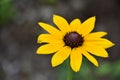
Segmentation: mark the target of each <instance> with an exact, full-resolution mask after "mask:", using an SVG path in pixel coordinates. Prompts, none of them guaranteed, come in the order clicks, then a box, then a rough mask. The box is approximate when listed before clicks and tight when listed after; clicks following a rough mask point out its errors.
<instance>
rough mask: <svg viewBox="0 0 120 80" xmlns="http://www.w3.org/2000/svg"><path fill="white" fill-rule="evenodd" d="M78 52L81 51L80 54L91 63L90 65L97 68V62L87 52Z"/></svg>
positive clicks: (82, 50) (81, 49)
mask: <svg viewBox="0 0 120 80" xmlns="http://www.w3.org/2000/svg"><path fill="white" fill-rule="evenodd" d="M80 51H81V53H82V54H83V55H84V56H85V57H86V58H87V59H88V60H89V61H90V62H91V63H93V64H94V65H95V66H97V67H98V62H97V60H96V59H95V58H94V57H93V56H91V55H90V54H89V53H88V52H87V51H85V50H84V49H83V48H80Z"/></svg>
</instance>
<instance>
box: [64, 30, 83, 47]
mask: <svg viewBox="0 0 120 80" xmlns="http://www.w3.org/2000/svg"><path fill="white" fill-rule="evenodd" d="M63 41H64V42H65V45H66V46H70V47H71V48H74V47H78V46H82V44H83V41H84V40H83V37H82V35H80V34H78V33H77V32H75V31H74V32H69V33H67V34H66V35H65V36H64V38H63Z"/></svg>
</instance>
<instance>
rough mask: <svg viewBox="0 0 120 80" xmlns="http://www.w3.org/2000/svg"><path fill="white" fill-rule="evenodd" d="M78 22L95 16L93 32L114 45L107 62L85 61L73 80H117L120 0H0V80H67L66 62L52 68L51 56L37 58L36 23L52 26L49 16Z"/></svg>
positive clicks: (74, 74) (119, 68) (119, 79)
mask: <svg viewBox="0 0 120 80" xmlns="http://www.w3.org/2000/svg"><path fill="white" fill-rule="evenodd" d="M53 14H58V15H61V16H63V17H65V18H66V19H67V20H68V22H70V21H72V20H73V19H74V18H80V19H81V21H84V20H86V19H87V18H89V17H91V16H96V18H97V21H96V27H95V30H94V31H107V32H108V35H107V36H106V37H107V38H108V39H110V40H111V41H113V42H114V43H115V44H116V45H115V46H114V47H112V48H110V49H107V51H108V52H109V58H107V59H104V58H98V57H96V58H97V60H98V62H99V63H100V66H99V67H98V68H96V67H94V65H93V64H91V63H90V62H89V61H88V60H87V59H86V58H84V59H83V64H82V66H81V70H80V72H78V73H74V72H72V74H73V76H72V77H73V79H72V80H120V53H119V52H120V49H119V48H120V37H119V34H120V0H0V80H67V69H68V64H66V63H67V62H68V61H67V60H66V61H65V62H64V63H63V65H61V66H58V67H56V68H52V67H51V61H50V60H51V57H52V55H36V49H37V48H38V47H39V46H40V45H39V44H37V43H36V42H37V36H38V35H39V34H40V33H43V32H44V33H45V31H44V30H43V29H41V28H40V27H39V25H38V22H39V21H43V22H47V23H49V24H52V25H54V24H53V22H52V15H53Z"/></svg>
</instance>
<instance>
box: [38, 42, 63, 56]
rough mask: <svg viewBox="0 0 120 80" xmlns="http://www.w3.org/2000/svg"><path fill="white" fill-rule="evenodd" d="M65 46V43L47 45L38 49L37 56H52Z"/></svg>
mask: <svg viewBox="0 0 120 80" xmlns="http://www.w3.org/2000/svg"><path fill="white" fill-rule="evenodd" d="M63 46H64V44H63V43H54V44H53V43H52V44H51V43H50V44H45V45H43V46H41V47H39V48H38V49H37V52H36V53H37V54H51V53H54V52H56V51H58V50H60V49H61V48H62V47H63Z"/></svg>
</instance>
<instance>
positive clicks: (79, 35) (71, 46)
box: [37, 15, 114, 72]
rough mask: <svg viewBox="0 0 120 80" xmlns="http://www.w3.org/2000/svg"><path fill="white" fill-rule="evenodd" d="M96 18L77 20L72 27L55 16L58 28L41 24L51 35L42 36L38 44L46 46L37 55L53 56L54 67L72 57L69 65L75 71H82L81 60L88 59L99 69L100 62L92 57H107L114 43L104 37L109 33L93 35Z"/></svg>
mask: <svg viewBox="0 0 120 80" xmlns="http://www.w3.org/2000/svg"><path fill="white" fill-rule="evenodd" d="M95 20H96V18H95V16H94V17H91V18H89V19H87V20H86V21H84V22H83V23H81V21H80V20H79V19H74V20H73V21H72V22H71V23H70V24H68V22H67V21H66V20H65V19H64V18H63V17H61V16H58V15H54V16H53V22H54V23H55V25H56V26H57V27H58V28H59V29H56V28H55V27H53V26H51V25H49V24H46V23H43V22H39V25H40V26H41V27H42V28H43V29H45V30H46V31H47V32H48V33H49V34H41V35H39V37H38V43H47V44H44V45H42V46H40V47H39V48H38V49H37V54H52V53H55V54H54V55H53V57H52V60H51V62H52V66H53V67H55V66H58V65H60V64H62V63H63V62H64V61H65V60H66V59H67V58H69V57H70V66H71V68H72V69H73V71H75V72H77V71H79V70H80V67H81V63H82V57H83V56H85V57H86V58H87V59H88V60H89V61H90V62H91V63H93V64H94V65H95V66H98V62H97V60H96V59H95V58H94V57H93V56H92V55H95V56H99V57H108V53H107V52H106V50H105V49H107V48H109V47H112V46H113V45H114V44H113V43H112V42H111V41H109V40H107V39H105V38H102V37H103V36H105V35H106V34H107V33H106V32H92V33H90V32H91V31H92V30H93V29H94V25H95ZM91 54H92V55H91Z"/></svg>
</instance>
